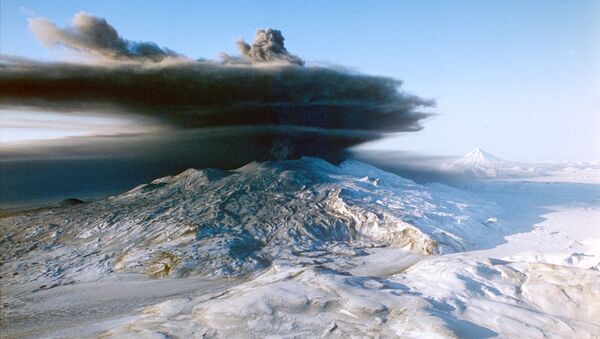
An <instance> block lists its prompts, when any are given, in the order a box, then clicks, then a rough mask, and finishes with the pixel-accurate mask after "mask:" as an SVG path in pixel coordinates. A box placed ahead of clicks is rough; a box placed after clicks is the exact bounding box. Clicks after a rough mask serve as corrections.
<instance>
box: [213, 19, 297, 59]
mask: <svg viewBox="0 0 600 339" xmlns="http://www.w3.org/2000/svg"><path fill="white" fill-rule="evenodd" d="M284 40H285V39H284V38H283V34H281V31H279V30H276V29H271V28H269V29H266V30H263V29H259V30H257V31H256V36H255V37H254V41H253V42H252V45H250V44H248V43H246V42H245V41H244V40H239V41H238V42H237V44H238V48H239V50H240V53H241V54H242V57H243V61H247V62H250V63H263V62H286V63H290V64H295V65H300V66H302V65H304V60H302V59H301V58H300V57H299V56H297V55H293V54H291V53H290V52H288V50H287V49H286V48H285V46H284V44H283V41H284ZM225 59H226V61H234V62H235V61H240V59H239V58H232V57H229V56H227V55H225Z"/></svg>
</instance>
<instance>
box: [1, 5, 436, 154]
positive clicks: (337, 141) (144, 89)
mask: <svg viewBox="0 0 600 339" xmlns="http://www.w3.org/2000/svg"><path fill="white" fill-rule="evenodd" d="M30 26H31V29H32V31H33V32H34V33H35V34H36V36H37V37H38V38H39V39H40V40H41V41H42V42H44V43H45V44H48V45H55V44H60V45H63V46H65V47H67V48H71V49H74V50H76V51H79V52H82V53H84V54H86V55H90V56H92V57H94V58H95V59H96V61H97V62H96V63H94V64H72V63H41V62H34V61H29V60H18V61H15V60H14V59H10V58H6V57H5V58H4V60H3V61H2V60H0V101H1V103H2V104H3V105H6V106H12V107H15V106H16V107H19V106H26V107H34V108H37V109H44V110H56V111H61V112H62V111H71V110H76V111H78V112H82V111H89V112H98V111H106V110H111V111H113V112H114V111H118V112H122V113H123V114H128V113H133V114H138V115H145V116H148V117H151V118H155V119H158V120H159V121H162V122H163V123H164V124H165V125H168V126H171V127H174V128H176V129H180V130H182V131H183V130H187V131H188V132H186V135H187V137H186V138H185V140H186V142H193V141H191V140H195V142H197V145H196V146H197V148H199V149H200V148H202V149H203V152H202V153H203V154H206V149H210V150H212V152H214V153H221V154H220V156H223V154H222V153H223V152H232V154H231V157H232V159H234V160H236V161H239V162H247V161H250V160H265V158H277V159H284V158H291V157H297V156H301V155H312V156H319V157H323V158H327V159H330V160H339V157H340V155H341V153H342V152H343V150H344V149H345V148H347V147H349V146H352V145H355V144H357V143H361V142H364V141H368V140H373V139H377V138H380V137H382V136H384V135H386V134H389V133H396V132H407V131H416V130H419V129H420V128H421V127H420V125H419V121H420V120H421V119H423V118H425V117H426V116H427V114H426V113H423V112H420V109H422V108H424V107H427V106H430V105H432V102H431V101H428V100H423V99H421V98H419V97H416V96H412V95H407V94H404V93H402V92H399V91H398V88H399V86H400V82H399V81H397V80H394V79H391V78H386V77H375V76H368V75H362V74H354V73H348V72H344V71H340V70H335V69H331V68H324V67H305V66H304V61H303V60H302V59H301V58H299V57H298V56H295V55H293V54H291V53H289V52H288V51H287V49H286V48H285V46H284V43H283V42H284V38H283V36H282V34H281V32H280V31H278V30H272V29H267V30H259V31H257V34H256V38H255V41H254V42H253V43H252V44H247V43H245V42H243V41H241V42H239V43H238V44H239V47H240V50H241V54H242V55H241V56H240V57H231V56H227V55H224V56H223V61H222V62H213V61H196V60H191V59H188V58H185V57H183V56H181V55H178V54H177V53H175V52H172V51H170V50H168V49H162V48H159V47H158V46H157V45H156V44H154V43H148V42H146V43H134V42H131V41H127V40H125V39H123V38H121V37H120V36H119V35H118V33H117V31H116V30H115V29H114V28H113V27H112V26H110V25H109V24H108V23H107V22H106V21H105V20H104V19H99V18H96V17H93V16H91V15H89V14H85V13H79V14H77V15H76V16H75V19H74V26H73V27H71V28H67V29H61V28H58V27H57V26H56V25H54V24H53V23H51V22H49V21H47V20H45V19H32V20H31V21H30ZM190 130H193V131H194V135H196V136H197V137H194V138H191V139H190V138H189V135H190V133H189V131H190ZM237 144H239V145H240V146H241V145H243V146H244V149H245V150H246V152H245V153H244V154H239V153H237V152H235V149H236V145H237ZM248 145H254V146H255V147H248ZM249 149H250V150H251V151H248V150H249ZM208 153H210V152H208Z"/></svg>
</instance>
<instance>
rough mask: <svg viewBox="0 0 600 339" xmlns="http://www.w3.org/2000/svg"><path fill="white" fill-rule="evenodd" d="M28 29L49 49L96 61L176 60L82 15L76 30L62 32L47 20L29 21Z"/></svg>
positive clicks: (168, 52) (97, 19) (76, 17)
mask: <svg viewBox="0 0 600 339" xmlns="http://www.w3.org/2000/svg"><path fill="white" fill-rule="evenodd" d="M29 28H30V29H31V31H32V32H33V34H35V36H36V37H37V38H38V40H40V41H41V42H42V43H43V44H45V45H46V46H49V47H51V46H54V45H63V46H65V47H68V48H71V49H74V50H78V51H80V52H84V53H88V54H91V55H93V56H96V57H102V58H106V59H116V60H140V61H144V60H146V59H147V60H151V61H160V60H163V59H164V58H166V57H168V56H171V57H174V56H177V54H176V53H175V52H173V51H170V50H168V49H162V48H160V47H158V46H157V45H156V44H155V43H153V42H134V41H128V40H125V39H123V38H121V37H120V36H119V34H118V33H117V30H115V28H114V27H112V26H111V25H109V24H108V22H106V20H104V19H100V18H97V17H95V16H92V15H90V14H87V13H84V12H80V13H77V14H76V15H75V18H74V19H73V27H72V28H69V29H61V28H59V27H58V26H56V25H55V24H54V23H52V22H50V21H48V20H46V19H40V18H37V19H30V20H29Z"/></svg>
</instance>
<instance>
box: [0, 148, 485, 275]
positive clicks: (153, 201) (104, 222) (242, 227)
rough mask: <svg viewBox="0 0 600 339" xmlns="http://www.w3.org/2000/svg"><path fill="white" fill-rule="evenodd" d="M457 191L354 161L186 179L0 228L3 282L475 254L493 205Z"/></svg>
mask: <svg viewBox="0 0 600 339" xmlns="http://www.w3.org/2000/svg"><path fill="white" fill-rule="evenodd" d="M458 192H459V191H456V190H452V189H450V188H447V187H443V186H441V185H434V186H421V185H418V184H416V183H414V182H412V181H410V180H406V179H403V178H400V177H398V176H395V175H393V174H390V173H387V172H384V171H381V170H379V169H376V168H374V167H371V166H369V165H366V164H363V163H359V162H355V161H348V162H345V163H342V164H341V165H340V166H339V167H337V166H334V165H331V164H329V163H327V162H325V161H322V160H319V159H315V158H303V159H301V160H292V161H285V162H266V163H262V164H259V163H251V164H248V165H246V166H244V167H242V168H240V169H238V170H235V171H221V170H215V169H207V170H194V169H190V170H187V171H185V172H183V173H181V174H179V175H177V176H174V177H165V178H161V179H157V180H154V181H153V182H151V183H149V184H146V185H142V186H139V187H136V188H134V189H132V190H130V191H128V192H126V193H124V194H121V195H119V196H114V197H110V198H108V199H104V200H101V201H97V202H93V203H89V204H79V205H75V206H70V207H64V208H55V209H48V210H41V211H37V212H32V213H28V214H25V215H18V216H14V217H11V218H4V219H1V221H0V222H1V226H2V231H3V232H2V246H3V248H6V250H4V251H3V252H2V256H3V258H2V260H3V263H4V269H3V271H4V277H3V279H6V281H9V282H10V283H16V282H30V281H37V280H39V281H40V285H41V284H45V285H47V286H51V285H52V284H65V283H69V282H72V281H91V280H95V279H98V278H101V277H104V276H107V275H109V274H110V273H111V272H113V271H116V272H135V273H144V274H148V275H150V276H154V277H166V276H171V277H183V276H189V275H197V274H199V275H205V276H238V275H243V274H246V273H249V272H252V271H254V270H257V269H263V268H267V267H269V266H270V265H271V262H272V261H273V260H275V259H279V260H281V259H282V258H284V259H285V258H297V257H302V256H304V255H305V253H309V252H312V253H315V252H319V251H325V252H327V253H331V252H337V253H341V254H342V255H343V254H344V253H349V254H353V255H354V254H356V253H357V251H358V252H359V251H360V250H361V248H371V247H381V246H390V245H391V246H396V247H402V248H406V249H409V250H412V251H414V252H417V253H422V254H436V253H446V252H454V251H462V250H465V249H472V248H476V247H477V243H478V242H477V241H476V240H477V239H478V238H481V237H489V236H490V235H492V234H494V233H497V230H494V228H493V225H492V226H486V225H484V224H483V223H484V222H485V221H486V220H487V219H488V217H489V216H490V213H492V212H493V211H494V208H497V207H496V206H495V205H493V204H487V203H484V202H482V201H478V200H477V199H475V198H473V197H469V196H468V195H465V193H462V195H461V194H459V193H458ZM479 243H480V242H479ZM46 280H47V281H46Z"/></svg>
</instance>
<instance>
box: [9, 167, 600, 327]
mask: <svg viewBox="0 0 600 339" xmlns="http://www.w3.org/2000/svg"><path fill="white" fill-rule="evenodd" d="M599 198H600V187H599V186H594V185H587V184H581V183H580V184H567V183H553V184H549V183H531V182H516V181H507V182H491V183H489V182H488V183H486V182H477V183H473V184H472V185H470V186H468V187H466V188H465V190H457V189H453V188H449V187H447V186H444V185H441V184H428V185H420V184H416V183H415V182H413V181H411V180H407V179H403V178H401V177H398V176H396V175H394V174H391V173H388V172H384V171H382V170H379V169H377V168H375V167H372V166H370V165H367V164H364V163H360V162H357V161H347V162H344V163H342V164H340V165H339V166H334V165H332V164H330V163H327V162H325V161H322V160H319V159H315V158H303V159H300V160H292V161H283V162H266V163H251V164H248V165H246V166H244V167H242V168H239V169H237V170H234V171H223V170H215V169H204V170H194V169H190V170H187V171H185V172H183V173H181V174H179V175H176V176H172V177H165V178H160V179H157V180H154V181H152V182H151V183H148V184H145V185H141V186H138V187H135V188H134V189H132V190H130V191H128V192H125V193H123V194H121V195H118V196H114V197H109V198H106V199H103V200H99V201H96V202H92V203H82V202H81V201H80V200H77V199H69V200H68V201H65V202H64V203H63V204H61V205H59V206H58V207H54V208H45V209H38V210H33V211H29V212H24V213H21V214H15V215H13V216H9V217H6V216H5V217H3V218H0V231H1V232H0V246H1V248H2V251H1V254H0V255H1V256H2V265H1V266H0V267H1V279H2V293H3V305H2V307H3V311H4V314H3V320H2V324H0V325H1V326H2V328H3V331H4V332H3V335H6V336H8V337H27V336H29V337H48V336H51V337H82V336H84V337H85V336H101V337H136V338H137V337H182V338H187V337H190V338H191V337H242V338H257V337H268V336H275V337H319V336H331V337H406V338H423V337H426V338H455V337H459V338H488V337H495V336H499V337H527V338H545V337H577V338H594V336H595V335H597V333H600V324H599V323H598V321H597V319H598V318H599V317H600V314H599V313H598V308H597V305H598V304H599V303H600V293H599V291H600V290H599V289H598V282H599V281H600V275H599V272H598V267H600V252H598V250H597V248H598V244H599V243H600V228H598V227H597V226H598V223H597V220H600V219H599V217H600V206H599V205H598V203H599V202H600V199H599ZM549 206H563V207H561V209H555V210H551V209H549V208H550V207H549ZM552 211H553V212H552ZM470 250H477V251H470ZM463 251H470V252H466V253H464V252H463ZM457 252H463V253H457ZM488 256H489V257H493V258H501V259H492V258H489V257H488Z"/></svg>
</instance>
